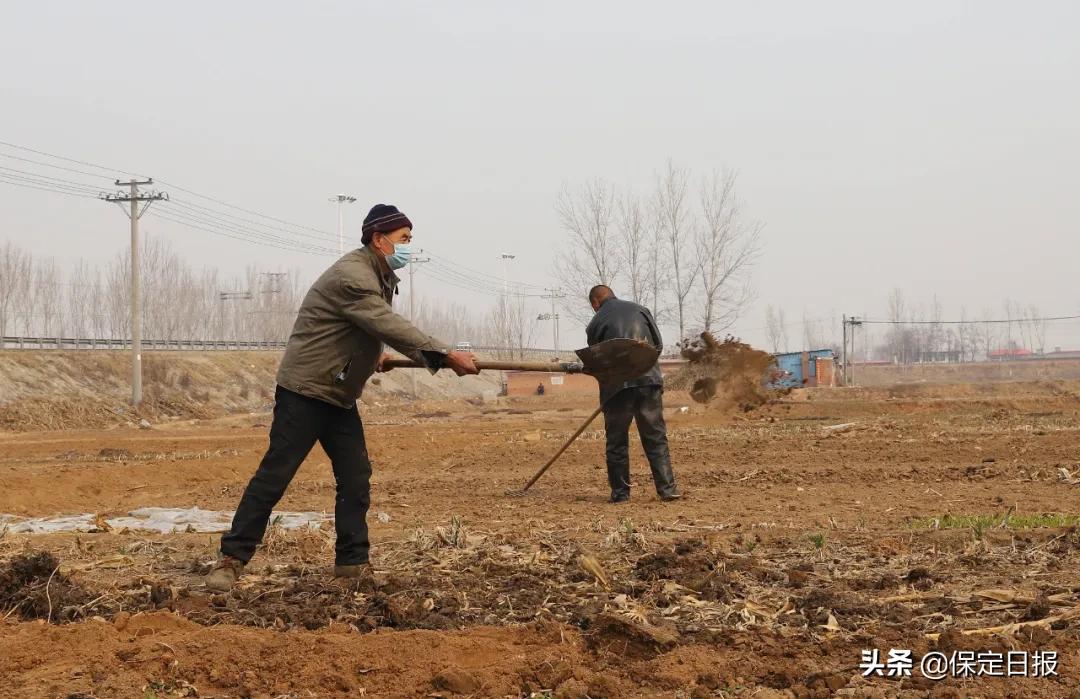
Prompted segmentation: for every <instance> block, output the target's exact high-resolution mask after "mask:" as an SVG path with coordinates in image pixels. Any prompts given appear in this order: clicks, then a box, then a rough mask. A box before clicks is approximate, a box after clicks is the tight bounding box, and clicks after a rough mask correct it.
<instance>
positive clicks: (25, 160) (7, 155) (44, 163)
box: [0, 153, 114, 182]
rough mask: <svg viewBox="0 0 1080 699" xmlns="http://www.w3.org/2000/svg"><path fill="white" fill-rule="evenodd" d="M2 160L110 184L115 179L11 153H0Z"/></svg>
mask: <svg viewBox="0 0 1080 699" xmlns="http://www.w3.org/2000/svg"><path fill="white" fill-rule="evenodd" d="M0 158H10V159H12V160H19V161H22V162H24V163H31V164H33V165H41V166H43V167H51V168H54V169H56V170H63V171H65V172H74V173H76V174H78V175H87V176H88V177H100V178H101V179H103V180H109V181H110V182H111V181H112V180H113V179H114V178H112V177H109V176H108V175H102V174H101V173H97V172H87V171H86V170H77V169H75V168H72V167H64V166H63V165H54V164H52V163H46V162H44V161H41V160H33V159H31V158H23V157H20V156H18V155H11V154H10V153H0Z"/></svg>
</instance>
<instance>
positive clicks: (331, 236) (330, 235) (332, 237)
mask: <svg viewBox="0 0 1080 699" xmlns="http://www.w3.org/2000/svg"><path fill="white" fill-rule="evenodd" d="M160 182H161V184H163V185H165V186H166V187H170V188H172V189H176V190H179V191H181V192H184V193H185V194H190V195H192V196H194V197H199V198H200V199H205V200H207V201H212V202H214V203H215V204H220V205H222V206H227V207H229V208H230V209H235V210H236V211H242V212H244V213H245V214H251V215H252V216H258V217H259V218H265V219H267V220H268V221H275V222H277V223H283V224H285V225H286V226H293V227H295V228H301V229H303V230H307V231H313V232H315V233H321V234H322V235H323V236H324V237H327V238H328V239H329V240H336V239H337V236H335V235H334V234H333V233H330V232H329V231H324V230H322V229H321V228H313V227H311V226H305V225H303V224H299V223H292V222H291V221H286V220H285V219H282V218H275V217H273V216H268V215H267V214H261V213H259V212H258V211H253V210H251V209H245V208H244V207H242V206H236V205H235V204H230V203H229V202H227V201H222V200H221V199H215V198H214V197H210V196H207V195H205V194H199V193H198V192H194V191H192V190H190V189H185V188H183V187H181V186H179V185H175V184H170V183H168V182H166V181H164V180H160Z"/></svg>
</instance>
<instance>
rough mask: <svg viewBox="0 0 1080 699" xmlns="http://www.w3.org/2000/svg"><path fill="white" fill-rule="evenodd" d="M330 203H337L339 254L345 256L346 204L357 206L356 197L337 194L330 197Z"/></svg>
mask: <svg viewBox="0 0 1080 699" xmlns="http://www.w3.org/2000/svg"><path fill="white" fill-rule="evenodd" d="M328 201H336V202H337V239H338V254H339V255H344V254H345V212H344V206H345V204H355V203H356V197H350V196H349V195H348V194H337V195H335V196H332V197H330V199H329V200H328Z"/></svg>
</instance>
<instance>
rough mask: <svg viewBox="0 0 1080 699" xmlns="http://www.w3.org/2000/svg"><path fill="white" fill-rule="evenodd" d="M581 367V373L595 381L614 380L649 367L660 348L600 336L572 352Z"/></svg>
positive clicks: (626, 379)
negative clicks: (592, 343) (599, 340)
mask: <svg viewBox="0 0 1080 699" xmlns="http://www.w3.org/2000/svg"><path fill="white" fill-rule="evenodd" d="M576 354H577V356H578V358H579V359H580V360H581V363H582V365H583V367H584V371H583V373H585V374H588V375H589V376H592V377H593V378H595V379H596V381H597V383H599V384H601V385H605V384H618V383H622V382H623V381H629V380H631V379H636V378H637V377H639V376H641V375H642V374H644V373H646V372H647V371H649V369H652V368H653V365H654V364H656V360H657V359H659V358H660V350H658V349H657V348H655V347H653V346H652V345H650V344H649V343H648V342H643V341H641V340H631V339H629V338H615V339H612V340H604V341H603V342H600V343H597V344H595V345H593V346H592V347H585V348H584V349H579V350H578V351H577V352H576Z"/></svg>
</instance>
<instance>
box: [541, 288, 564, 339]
mask: <svg viewBox="0 0 1080 699" xmlns="http://www.w3.org/2000/svg"><path fill="white" fill-rule="evenodd" d="M544 291H546V292H548V293H547V294H546V295H545V296H542V297H541V298H545V299H551V313H550V314H547V313H545V314H544V315H550V320H551V330H552V333H551V334H552V339H553V340H554V342H555V353H556V354H558V353H559V314H558V313H556V312H555V301H557V300H558V299H562V298H566V294H564V293H562V291H561V290H559V289H544ZM544 320H548V318H544Z"/></svg>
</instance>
